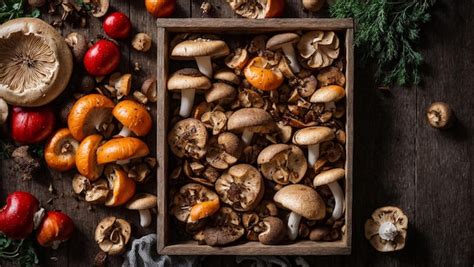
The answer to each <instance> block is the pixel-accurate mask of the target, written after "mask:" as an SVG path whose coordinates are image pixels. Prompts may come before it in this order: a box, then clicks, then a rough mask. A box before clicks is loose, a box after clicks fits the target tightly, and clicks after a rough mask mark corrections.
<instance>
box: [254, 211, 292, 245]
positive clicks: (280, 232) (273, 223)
mask: <svg viewBox="0 0 474 267" xmlns="http://www.w3.org/2000/svg"><path fill="white" fill-rule="evenodd" d="M263 225H264V229H265V230H264V231H263V232H261V233H260V234H259V235H258V241H260V243H262V244H264V245H278V244H280V242H281V241H282V240H283V239H284V238H285V236H286V230H287V229H286V225H285V223H284V222H283V221H282V220H281V219H280V218H278V217H272V216H270V217H266V218H264V219H263Z"/></svg>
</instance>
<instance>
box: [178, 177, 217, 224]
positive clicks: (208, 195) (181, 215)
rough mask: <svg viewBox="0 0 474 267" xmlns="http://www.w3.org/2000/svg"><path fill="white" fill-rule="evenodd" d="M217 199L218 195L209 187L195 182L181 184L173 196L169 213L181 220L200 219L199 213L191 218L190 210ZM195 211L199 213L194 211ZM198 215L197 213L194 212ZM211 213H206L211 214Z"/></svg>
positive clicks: (191, 220)
mask: <svg viewBox="0 0 474 267" xmlns="http://www.w3.org/2000/svg"><path fill="white" fill-rule="evenodd" d="M216 198H217V199H218V198H219V196H218V195H217V194H216V193H215V192H214V191H212V190H210V189H209V188H207V187H205V186H203V185H200V184H196V183H190V184H186V185H184V186H182V187H181V188H180V189H179V191H178V192H177V193H176V194H175V195H174V197H173V203H172V207H171V214H173V215H174V216H175V217H176V219H178V221H181V222H193V221H195V220H196V219H198V218H199V219H202V218H204V217H202V216H201V215H199V216H197V217H194V218H191V217H190V215H191V210H192V209H193V207H194V206H196V205H198V204H200V203H204V202H207V201H212V200H214V199H216ZM195 213H199V212H198V211H195ZM196 215H198V214H196ZM211 215H212V214H210V213H209V214H208V216H211Z"/></svg>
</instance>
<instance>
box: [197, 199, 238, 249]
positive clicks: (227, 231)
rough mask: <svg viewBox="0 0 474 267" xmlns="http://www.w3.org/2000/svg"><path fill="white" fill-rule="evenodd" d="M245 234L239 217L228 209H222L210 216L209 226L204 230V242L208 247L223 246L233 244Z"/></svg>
mask: <svg viewBox="0 0 474 267" xmlns="http://www.w3.org/2000/svg"><path fill="white" fill-rule="evenodd" d="M244 233H245V229H244V227H242V225H241V222H240V218H239V215H238V214H237V213H236V212H235V211H233V210H232V209H231V208H229V207H222V208H220V209H219V211H218V212H217V213H216V214H214V216H212V222H211V226H209V227H207V228H206V229H204V232H203V234H204V242H205V243H206V244H207V245H209V246H223V245H227V244H229V243H232V242H235V241H237V240H238V239H240V238H241V237H242V236H243V235H244Z"/></svg>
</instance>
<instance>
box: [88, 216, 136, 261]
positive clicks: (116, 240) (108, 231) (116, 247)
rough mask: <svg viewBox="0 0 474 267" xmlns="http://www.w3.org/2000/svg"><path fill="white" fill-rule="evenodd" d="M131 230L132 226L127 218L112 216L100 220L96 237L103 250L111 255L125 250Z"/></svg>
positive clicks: (96, 229)
mask: <svg viewBox="0 0 474 267" xmlns="http://www.w3.org/2000/svg"><path fill="white" fill-rule="evenodd" d="M131 232H132V227H131V226H130V224H129V223H128V222H127V221H126V220H123V219H118V218H116V217H113V216H110V217H105V218H104V219H102V220H101V221H100V222H99V224H98V225H97V227H96V228H95V234H94V237H95V241H96V242H97V243H98V244H99V248H100V249H101V250H102V251H104V252H106V253H108V254H109V255H118V254H120V253H122V252H124V251H125V246H126V245H127V243H128V241H129V240H130V236H131ZM112 233H113V234H112Z"/></svg>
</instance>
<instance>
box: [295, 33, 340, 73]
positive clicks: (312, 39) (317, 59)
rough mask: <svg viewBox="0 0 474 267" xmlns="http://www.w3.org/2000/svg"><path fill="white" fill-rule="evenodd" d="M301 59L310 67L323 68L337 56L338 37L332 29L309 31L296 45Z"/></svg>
mask: <svg viewBox="0 0 474 267" xmlns="http://www.w3.org/2000/svg"><path fill="white" fill-rule="evenodd" d="M296 47H297V48H298V52H299V53H300V56H301V57H302V60H303V61H304V62H305V63H306V65H307V66H308V67H310V68H324V67H327V66H329V65H331V64H332V63H333V61H334V59H336V58H337V57H338V56H339V51H340V49H339V38H338V37H337V34H336V33H335V32H333V31H310V32H307V33H305V34H304V35H303V36H301V38H300V41H299V42H298V44H297V45H296Z"/></svg>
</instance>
